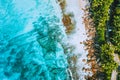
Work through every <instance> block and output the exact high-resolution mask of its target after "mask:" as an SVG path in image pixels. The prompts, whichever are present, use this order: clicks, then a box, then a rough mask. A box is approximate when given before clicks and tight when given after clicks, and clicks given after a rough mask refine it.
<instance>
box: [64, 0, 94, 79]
mask: <svg viewBox="0 0 120 80" xmlns="http://www.w3.org/2000/svg"><path fill="white" fill-rule="evenodd" d="M86 4H87V1H85V0H66V13H73V14H74V19H75V22H76V25H75V30H74V31H73V33H72V34H70V35H68V43H69V44H70V45H72V46H74V47H75V49H74V51H73V54H75V55H77V56H78V60H77V64H76V66H77V69H78V70H77V73H78V75H79V80H85V79H84V77H85V75H88V74H89V75H91V74H92V73H91V74H90V73H88V72H84V71H83V70H82V69H83V67H88V68H90V66H88V65H87V64H85V62H83V61H82V60H83V59H87V54H88V51H86V50H85V49H84V47H85V45H84V44H80V42H83V41H86V39H89V38H88V37H87V35H86V31H85V24H84V23H83V18H82V17H83V16H84V14H85V13H84V11H83V10H82V9H85V5H86Z"/></svg>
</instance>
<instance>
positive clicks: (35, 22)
mask: <svg viewBox="0 0 120 80" xmlns="http://www.w3.org/2000/svg"><path fill="white" fill-rule="evenodd" d="M63 27H64V26H63V24H62V22H61V13H60V8H59V6H58V4H57V3H56V1H55V0H0V80H67V76H68V74H67V67H68V64H67V59H66V58H67V57H66V55H65V53H64V52H65V51H64V49H63V46H64V44H63V42H65V41H63V39H64V38H65V37H66V35H65V32H64V28H63Z"/></svg>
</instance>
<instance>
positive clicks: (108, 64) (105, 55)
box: [90, 0, 120, 80]
mask: <svg viewBox="0 0 120 80" xmlns="http://www.w3.org/2000/svg"><path fill="white" fill-rule="evenodd" d="M90 3H91V6H90V12H91V17H92V18H93V20H94V24H95V27H96V38H95V44H96V45H97V46H95V48H96V56H97V57H98V58H99V63H100V67H101V68H102V70H101V71H100V73H102V74H104V75H105V76H104V78H103V79H102V80H110V78H111V73H112V71H113V70H114V69H116V68H117V66H118V65H117V63H116V62H115V61H114V57H113V54H114V52H115V50H116V47H115V46H114V45H113V44H111V42H110V41H109V39H108V38H109V37H110V36H109V37H108V34H107V33H108V25H107V23H108V21H109V19H110V15H109V14H110V6H111V4H112V3H113V0H91V1H90ZM117 13H119V11H118V12H117ZM116 19H118V18H116ZM119 20H120V19H119ZM115 24H116V25H117V24H118V22H116V23H115ZM115 29H116V28H115ZM117 35H118V34H116V37H117ZM119 41H120V40H119Z"/></svg>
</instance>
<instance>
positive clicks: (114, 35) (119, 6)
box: [110, 0, 120, 55]
mask: <svg viewBox="0 0 120 80" xmlns="http://www.w3.org/2000/svg"><path fill="white" fill-rule="evenodd" d="M112 9H113V10H112V12H111V13H112V15H111V17H112V18H111V20H110V23H111V29H112V32H111V42H112V44H113V45H114V46H116V51H115V52H116V53H118V54H119V55H120V0H115V2H114V3H113V7H112Z"/></svg>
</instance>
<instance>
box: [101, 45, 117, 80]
mask: <svg viewBox="0 0 120 80" xmlns="http://www.w3.org/2000/svg"><path fill="white" fill-rule="evenodd" d="M114 50H115V47H114V46H113V45H110V44H103V45H102V46H101V56H100V59H101V67H102V70H103V71H104V72H105V73H106V76H107V77H106V80H110V78H111V73H112V71H113V70H114V69H116V68H117V66H118V65H117V63H116V62H115V61H114V57H113V54H114Z"/></svg>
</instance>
